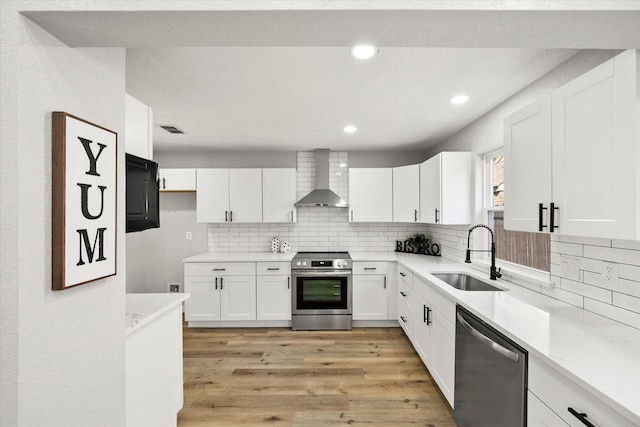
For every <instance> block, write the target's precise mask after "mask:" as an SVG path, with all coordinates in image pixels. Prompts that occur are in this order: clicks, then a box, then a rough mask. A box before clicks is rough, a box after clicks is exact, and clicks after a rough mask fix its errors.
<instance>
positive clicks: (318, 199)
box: [295, 149, 348, 208]
mask: <svg viewBox="0 0 640 427" xmlns="http://www.w3.org/2000/svg"><path fill="white" fill-rule="evenodd" d="M295 205H296V206H297V207H315V206H328V207H332V208H346V207H347V206H348V204H347V202H345V201H344V200H343V199H342V198H341V197H340V196H338V195H337V194H336V193H334V192H333V191H331V189H330V188H329V150H326V149H323V150H316V189H315V190H313V191H312V192H311V193H309V194H307V195H306V196H304V197H303V198H302V199H300V200H298V202H297V203H296V204H295Z"/></svg>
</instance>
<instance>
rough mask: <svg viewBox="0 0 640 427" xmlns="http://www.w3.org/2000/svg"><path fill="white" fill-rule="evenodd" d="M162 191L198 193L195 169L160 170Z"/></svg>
mask: <svg viewBox="0 0 640 427" xmlns="http://www.w3.org/2000/svg"><path fill="white" fill-rule="evenodd" d="M158 175H159V177H160V191H196V170H195V169H160V170H159V171H158Z"/></svg>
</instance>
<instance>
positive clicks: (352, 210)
mask: <svg viewBox="0 0 640 427" xmlns="http://www.w3.org/2000/svg"><path fill="white" fill-rule="evenodd" d="M351 221H352V222H353V209H351Z"/></svg>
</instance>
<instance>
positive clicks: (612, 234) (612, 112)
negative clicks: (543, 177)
mask: <svg viewBox="0 0 640 427" xmlns="http://www.w3.org/2000/svg"><path fill="white" fill-rule="evenodd" d="M638 59H639V54H638V52H637V51H634V50H628V51H625V52H623V53H622V54H620V55H618V56H616V57H615V58H613V59H611V60H609V61H607V62H605V63H604V64H601V65H599V66H598V67H596V68H594V69H593V70H591V71H589V72H587V73H586V74H584V75H582V76H580V77H578V78H577V79H575V80H573V81H571V82H570V83H568V84H566V85H564V86H562V87H561V88H560V89H558V90H556V91H555V92H554V93H553V101H552V102H553V104H552V129H553V134H552V138H553V201H554V203H555V206H556V207H557V208H558V210H557V211H556V212H555V216H556V218H557V220H556V221H559V224H558V225H559V229H558V231H559V232H560V233H562V234H570V235H578V236H590V237H604V238H619V239H633V240H637V239H640V228H639V226H640V191H639V188H640V187H639V186H640V132H639V129H638V127H639V126H640V112H639V111H640V109H639V99H640V98H639V95H640V92H639V91H638V82H639V79H640V74H639V73H638Z"/></svg>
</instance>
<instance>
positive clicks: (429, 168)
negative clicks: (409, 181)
mask: <svg viewBox="0 0 640 427" xmlns="http://www.w3.org/2000/svg"><path fill="white" fill-rule="evenodd" d="M441 159H442V156H441V155H440V154H438V155H437V156H434V157H432V158H430V159H429V160H426V161H424V162H423V163H421V164H420V210H419V213H420V222H424V223H427V224H438V223H439V222H441V220H442V204H441V194H440V188H441V185H442V181H441V170H440V161H441Z"/></svg>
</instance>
